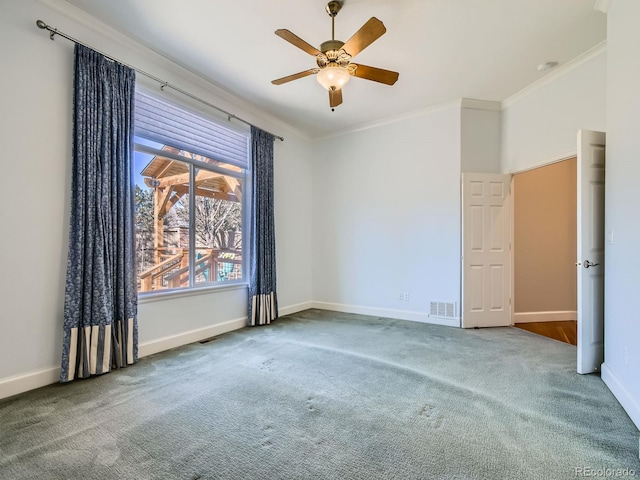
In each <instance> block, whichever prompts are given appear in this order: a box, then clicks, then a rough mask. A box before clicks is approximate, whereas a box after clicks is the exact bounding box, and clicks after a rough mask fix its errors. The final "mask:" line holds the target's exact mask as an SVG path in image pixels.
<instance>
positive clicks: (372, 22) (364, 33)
mask: <svg viewBox="0 0 640 480" xmlns="http://www.w3.org/2000/svg"><path fill="white" fill-rule="evenodd" d="M386 31H387V29H386V28H385V26H384V23H382V22H381V21H380V20H378V19H377V18H376V17H371V18H370V19H369V21H368V22H367V23H365V24H364V25H363V26H362V27H360V30H358V31H357V32H356V33H354V34H353V37H351V38H350V39H349V40H347V43H345V44H344V45H343V46H342V48H343V49H344V51H345V52H347V53H348V54H349V55H351V57H355V56H356V55H357V54H358V53H360V52H361V51H362V50H364V49H365V48H367V47H368V46H369V45H371V44H372V43H373V42H375V41H376V40H377V39H378V38H380V37H381V36H382V35H384V32H386Z"/></svg>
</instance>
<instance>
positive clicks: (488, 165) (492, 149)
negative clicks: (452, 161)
mask: <svg viewBox="0 0 640 480" xmlns="http://www.w3.org/2000/svg"><path fill="white" fill-rule="evenodd" d="M472 103H481V104H484V105H482V106H481V108H478V107H475V108H474V107H473V106H470V105H469V104H472ZM460 119H461V125H460V137H461V139H460V164H461V168H462V171H463V172H473V173H500V171H501V170H500V150H501V148H502V111H501V110H500V104H499V103H497V102H478V101H469V100H467V99H463V100H462V109H461V111H460Z"/></svg>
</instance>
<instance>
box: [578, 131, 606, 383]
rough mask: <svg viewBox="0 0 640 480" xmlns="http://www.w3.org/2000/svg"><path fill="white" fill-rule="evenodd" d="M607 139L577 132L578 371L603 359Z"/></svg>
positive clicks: (597, 367)
mask: <svg viewBox="0 0 640 480" xmlns="http://www.w3.org/2000/svg"><path fill="white" fill-rule="evenodd" d="M605 139H606V137H605V134H604V133H602V132H592V131H589V130H580V131H579V132H578V260H577V261H576V267H577V268H578V373H591V372H596V371H599V370H600V365H601V364H602V362H603V360H604V175H605Z"/></svg>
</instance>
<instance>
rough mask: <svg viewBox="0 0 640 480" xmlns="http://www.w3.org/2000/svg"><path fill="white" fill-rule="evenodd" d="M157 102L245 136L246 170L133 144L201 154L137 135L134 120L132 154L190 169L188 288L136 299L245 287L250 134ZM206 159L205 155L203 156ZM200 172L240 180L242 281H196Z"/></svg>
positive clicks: (249, 188) (247, 252)
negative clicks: (155, 145)
mask: <svg viewBox="0 0 640 480" xmlns="http://www.w3.org/2000/svg"><path fill="white" fill-rule="evenodd" d="M140 91H141V92H142V93H144V94H145V95H147V96H150V97H154V98H158V97H156V96H155V95H154V94H152V93H149V92H148V91H147V90H146V89H140ZM159 100H162V101H163V102H166V103H169V104H173V106H175V107H176V108H178V109H181V110H184V111H186V112H188V113H190V114H192V115H197V116H199V117H201V118H202V119H204V120H207V121H209V122H212V123H215V124H217V125H220V126H222V127H224V128H225V129H229V130H232V131H234V132H236V133H239V134H241V135H242V136H244V137H245V138H246V141H247V164H246V167H243V166H239V165H235V164H233V163H229V162H227V161H226V160H224V159H220V158H213V157H210V156H209V157H207V158H211V159H212V160H214V161H218V162H220V163H224V164H227V165H230V166H234V167H237V168H241V169H242V170H241V171H240V172H237V171H234V170H228V169H226V168H224V167H220V166H218V165H214V164H210V163H207V162H203V161H199V160H196V159H193V158H189V157H187V156H182V155H179V154H176V153H173V152H170V151H166V150H161V149H159V148H154V147H152V146H149V145H145V144H143V143H138V142H137V141H136V139H137V138H140V139H143V140H146V141H151V142H154V143H158V144H162V145H165V146H170V147H173V148H176V149H178V150H179V151H189V152H190V153H193V154H195V155H201V154H199V153H197V152H193V151H192V150H188V149H186V148H184V145H183V146H180V147H179V146H174V145H172V144H171V142H170V141H169V142H167V141H165V140H163V139H161V138H157V137H155V136H154V138H149V136H145V135H143V134H142V135H141V134H140V133H139V132H137V131H136V125H135V121H134V138H133V152H134V153H135V152H139V153H143V154H146V155H154V156H155V155H158V156H161V157H164V158H168V159H171V160H175V161H179V162H182V163H185V164H187V165H188V166H189V197H188V198H189V205H190V208H189V254H188V255H189V275H188V278H189V285H188V286H186V287H179V288H163V289H159V290H149V291H145V292H138V299H140V300H142V299H153V298H159V297H167V296H175V297H180V296H190V295H193V294H198V293H201V292H207V291H211V290H229V289H237V288H246V287H247V286H248V284H249V257H250V255H249V245H250V242H249V235H250V227H251V215H252V212H251V207H250V198H251V191H252V181H251V179H252V175H251V144H250V134H249V132H247V131H244V130H239V129H235V128H229V126H227V125H223V124H222V123H221V122H219V121H217V120H216V119H214V118H212V117H210V116H207V115H205V114H203V113H202V112H201V111H197V110H195V111H194V110H193V109H190V108H188V107H186V106H184V105H180V104H176V103H174V102H168V101H167V100H166V99H164V98H159ZM194 150H197V148H195V149H194ZM202 156H205V155H202ZM132 166H133V168H135V167H136V166H135V162H132ZM197 169H200V170H204V171H209V172H213V173H218V174H221V175H225V176H229V177H233V178H237V179H239V180H240V181H241V184H242V198H241V200H240V202H241V203H240V204H241V228H242V243H241V249H242V250H241V251H242V263H241V269H242V278H241V279H234V280H226V281H218V280H215V281H208V282H200V283H198V282H196V281H195V280H196V279H195V277H196V274H195V269H196V266H195V260H196V248H195V247H196V230H195V225H196V209H195V208H193V206H194V205H195V202H196V189H195V188H194V186H195V176H196V170H197ZM137 174H138V172H137V170H136V173H135V175H137ZM136 237H137V231H136V230H134V242H137V238H136ZM136 249H137V245H136ZM137 275H138V271H137V268H136V277H137Z"/></svg>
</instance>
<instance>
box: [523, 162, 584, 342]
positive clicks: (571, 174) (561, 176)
mask: <svg viewBox="0 0 640 480" xmlns="http://www.w3.org/2000/svg"><path fill="white" fill-rule="evenodd" d="M576 179H577V162H576V158H575V157H572V158H569V159H566V160H563V161H560V162H557V163H553V164H551V165H546V166H542V167H539V168H535V169H532V170H528V171H525V172H521V173H517V174H515V175H514V176H513V222H514V224H513V281H514V285H513V323H514V325H515V326H516V327H519V328H522V329H525V330H528V331H531V332H533V333H537V334H540V335H544V336H546V337H549V338H553V339H555V340H559V341H562V342H565V343H569V344H571V345H577V318H578V317H577V289H576V285H577V274H576V267H575V259H576V250H577V247H576V246H577V202H576V198H577V182H576Z"/></svg>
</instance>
